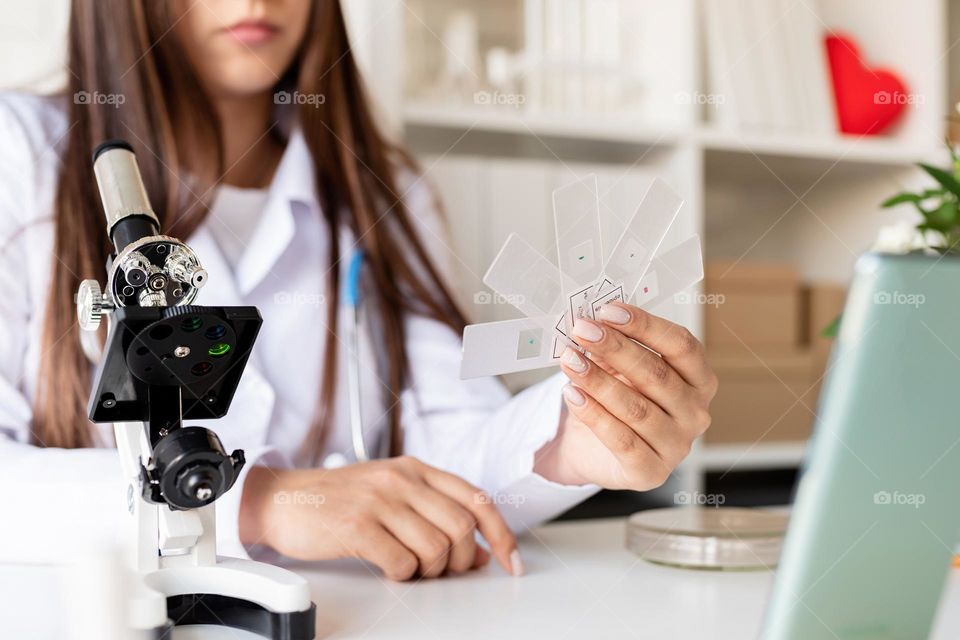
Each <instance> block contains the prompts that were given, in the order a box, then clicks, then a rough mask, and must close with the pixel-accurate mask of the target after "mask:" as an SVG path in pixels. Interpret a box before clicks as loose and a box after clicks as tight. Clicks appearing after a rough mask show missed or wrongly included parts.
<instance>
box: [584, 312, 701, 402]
mask: <svg viewBox="0 0 960 640" xmlns="http://www.w3.org/2000/svg"><path fill="white" fill-rule="evenodd" d="M597 319H598V320H600V321H602V323H603V324H604V325H606V326H607V327H608V328H615V330H616V331H618V332H620V333H622V334H623V335H625V336H627V337H629V338H632V339H634V340H636V341H637V342H641V343H643V344H645V345H647V346H648V347H650V348H651V349H653V350H654V351H656V352H657V353H659V354H660V355H662V356H663V358H664V359H665V360H666V361H667V362H668V363H669V364H670V366H671V367H673V369H674V370H676V372H677V373H679V374H680V375H681V376H682V377H683V379H684V380H686V381H687V382H688V383H689V384H691V385H693V386H694V387H696V388H697V389H699V390H702V391H704V392H705V393H706V394H707V395H709V396H710V397H712V396H713V394H714V393H715V392H716V387H717V377H716V375H715V374H714V373H713V370H712V369H710V366H709V365H708V364H707V359H706V356H705V354H704V349H703V344H702V343H701V342H700V341H699V340H697V338H696V336H694V335H693V334H692V333H690V331H689V330H688V329H687V328H686V327H682V326H680V325H678V324H675V323H673V322H670V321H669V320H664V319H663V318H660V317H657V316H655V315H653V314H650V313H647V312H646V311H644V310H643V309H640V308H639V307H634V306H632V305H628V304H623V303H621V302H613V303H610V304H606V305H604V306H603V307H601V308H600V309H599V311H598V312H597ZM578 324H579V321H578Z"/></svg>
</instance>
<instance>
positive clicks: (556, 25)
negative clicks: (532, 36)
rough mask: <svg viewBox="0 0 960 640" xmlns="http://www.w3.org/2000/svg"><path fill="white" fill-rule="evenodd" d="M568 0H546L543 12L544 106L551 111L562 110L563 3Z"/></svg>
mask: <svg viewBox="0 0 960 640" xmlns="http://www.w3.org/2000/svg"><path fill="white" fill-rule="evenodd" d="M566 1H567V0H544V5H543V9H544V14H543V39H544V45H543V51H544V56H543V72H542V73H543V75H542V83H543V85H542V89H543V107H544V109H546V110H549V111H562V110H563V107H564V95H563V94H564V87H563V80H564V77H563V72H562V64H563V55H564V50H565V48H564V45H563V36H564V30H563V17H564V10H563V5H564V3H565V2H566Z"/></svg>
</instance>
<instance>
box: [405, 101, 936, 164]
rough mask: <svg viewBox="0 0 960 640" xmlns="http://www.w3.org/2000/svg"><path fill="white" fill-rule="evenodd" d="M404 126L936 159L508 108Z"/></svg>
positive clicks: (850, 140)
mask: <svg viewBox="0 0 960 640" xmlns="http://www.w3.org/2000/svg"><path fill="white" fill-rule="evenodd" d="M404 124H405V125H406V126H407V127H419V128H425V129H451V130H456V131H471V132H480V133H491V134H510V135H519V136H530V137H559V138H568V139H571V140H583V141H590V142H608V143H615V144H629V145H642V146H669V145H677V144H681V143H682V144H688V145H692V146H694V147H701V148H703V149H705V150H707V151H710V152H719V153H736V154H745V155H758V156H777V157H784V158H796V159H810V160H821V161H823V160H825V161H831V162H837V163H841V162H848V163H865V164H877V165H888V166H901V165H903V166H906V165H911V164H915V163H916V162H919V161H924V160H926V161H930V160H934V161H936V160H938V159H941V158H942V156H943V155H945V152H944V150H943V149H942V148H940V147H938V146H931V145H920V144H917V143H915V142H913V141H907V142H905V141H902V140H898V139H895V138H887V137H857V136H847V135H840V134H837V135H835V136H827V137H824V136H810V135H798V134H789V133H778V134H758V133H740V132H736V131H721V130H716V129H713V128H710V127H704V126H700V125H694V126H691V127H689V128H687V129H685V130H680V129H677V128H676V127H675V126H671V127H667V128H664V127H657V126H655V125H651V124H650V123H648V122H642V121H639V120H636V119H631V118H628V117H625V116H604V115H589V114H584V115H569V114H549V113H528V112H525V111H522V110H512V109H510V108H509V107H503V108H491V107H461V106H457V105H450V106H437V105H424V104H413V105H409V106H407V107H406V108H405V109H404Z"/></svg>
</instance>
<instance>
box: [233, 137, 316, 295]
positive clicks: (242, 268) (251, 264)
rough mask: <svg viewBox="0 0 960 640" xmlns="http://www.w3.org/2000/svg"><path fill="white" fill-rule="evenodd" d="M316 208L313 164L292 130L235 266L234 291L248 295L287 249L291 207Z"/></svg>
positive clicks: (292, 227)
mask: <svg viewBox="0 0 960 640" xmlns="http://www.w3.org/2000/svg"><path fill="white" fill-rule="evenodd" d="M295 202H296V203H301V204H305V205H307V206H310V207H313V208H314V209H317V208H319V205H318V204H317V203H318V199H317V196H316V186H315V181H314V175H313V160H312V158H311V155H310V150H309V149H308V148H307V143H306V140H304V138H303V134H302V133H301V132H300V130H299V129H297V128H295V129H294V130H293V131H292V132H291V134H290V137H289V139H288V140H287V146H286V149H285V150H284V152H283V157H282V158H281V159H280V164H279V166H278V167H277V171H276V174H275V175H274V178H273V182H272V183H271V185H270V191H269V194H268V196H267V204H266V208H265V209H264V212H263V215H262V216H261V217H260V222H259V223H258V224H257V226H256V229H255V230H254V233H253V238H252V239H251V242H250V244H249V246H247V248H246V250H245V251H244V252H243V255H242V256H241V258H240V263H239V264H238V265H237V288H238V290H239V293H240V295H247V294H248V293H250V292H251V291H252V290H253V289H254V287H256V286H257V285H258V284H260V282H262V281H263V279H264V278H265V277H266V276H267V274H268V273H269V272H270V270H271V269H272V268H273V266H274V265H275V264H276V262H277V260H278V259H279V258H280V256H281V255H283V252H284V251H285V250H286V248H287V247H288V246H289V244H290V241H291V240H292V239H293V235H294V232H295V220H294V217H293V208H292V206H293V203H295Z"/></svg>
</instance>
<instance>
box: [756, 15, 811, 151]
mask: <svg viewBox="0 0 960 640" xmlns="http://www.w3.org/2000/svg"><path fill="white" fill-rule="evenodd" d="M751 4H752V5H753V9H752V11H751V14H752V15H753V16H754V24H755V29H756V33H755V38H756V39H757V46H756V47H755V49H754V51H755V53H754V54H753V55H754V56H755V57H756V58H757V60H758V61H759V63H760V67H761V69H762V72H763V75H762V88H763V92H764V95H763V103H762V104H763V108H764V109H765V113H764V122H765V123H766V124H768V125H769V126H770V127H771V129H772V130H773V131H775V132H778V133H779V132H796V131H798V130H799V129H800V115H799V111H798V109H797V106H796V102H797V101H796V98H797V96H794V95H793V91H792V90H791V84H792V81H791V72H790V68H789V67H788V65H787V51H786V48H787V43H786V39H787V31H789V30H790V28H791V25H790V24H789V22H788V21H787V19H786V17H785V16H784V9H783V8H782V7H781V6H780V3H779V2H777V0H751Z"/></svg>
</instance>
